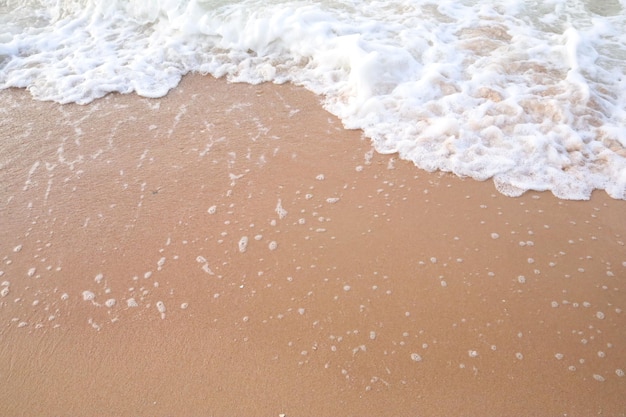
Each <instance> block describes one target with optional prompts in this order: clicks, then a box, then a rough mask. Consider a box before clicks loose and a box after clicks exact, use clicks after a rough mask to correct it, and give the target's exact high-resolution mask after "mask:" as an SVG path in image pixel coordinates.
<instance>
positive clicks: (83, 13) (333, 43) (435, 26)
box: [0, 0, 626, 199]
mask: <svg viewBox="0 0 626 417" xmlns="http://www.w3.org/2000/svg"><path fill="white" fill-rule="evenodd" d="M624 22H626V4H625V2H624V1H620V2H618V1H606V2H592V1H586V2H585V1H565V0H554V1H549V2H524V1H516V2H510V1H506V2H505V1H497V2H493V1H487V0H481V1H464V2H457V1H438V2H432V1H426V0H420V1H407V0H404V1H393V2H364V1H349V0H344V1H318V2H311V1H309V2H303V1H273V2H267V1H258V0H251V1H240V2H229V1H197V0H196V1H174V0H170V1H152V2H143V1H113V2H111V1H104V0H102V1H93V0H90V1H64V2H53V1H32V0H31V1H24V0H21V1H9V2H7V3H5V4H4V5H3V6H2V5H0V27H2V28H4V29H3V33H0V68H1V70H0V87H1V88H7V87H11V86H13V87H24V88H28V90H29V91H30V92H31V94H32V95H33V97H34V98H36V99H41V100H54V101H58V102H61V103H66V102H77V103H89V102H91V101H93V100H94V99H96V98H99V97H102V96H104V95H105V94H107V93H109V92H114V91H117V92H122V93H129V92H133V91H134V92H137V93H138V94H140V95H142V96H146V97H161V96H163V95H165V94H167V92H168V91H169V90H171V89H172V88H174V87H176V86H177V85H178V83H179V82H180V79H181V77H182V76H183V75H184V74H186V73H188V72H201V73H210V74H212V75H214V76H216V77H222V76H226V77H228V78H229V79H230V80H232V81H240V82H248V83H260V82H265V81H271V82H276V83H283V82H292V83H295V84H299V85H303V86H305V87H306V88H307V89H309V90H311V91H314V92H315V93H316V94H318V95H320V96H321V97H322V101H323V104H324V106H325V108H326V109H328V110H329V111H331V112H332V113H334V114H336V115H337V116H339V117H340V119H341V120H342V122H343V123H344V126H345V127H347V128H358V129H363V131H364V132H365V134H366V135H367V136H368V137H370V138H371V139H372V141H373V143H374V145H375V147H376V149H377V150H378V151H379V152H383V153H394V152H398V153H399V155H400V157H401V158H403V159H407V160H410V161H413V162H414V163H415V164H416V165H417V166H418V167H420V168H422V169H426V170H429V171H433V170H443V171H449V172H453V173H455V174H457V175H459V176H469V177H472V178H475V179H478V180H485V179H488V178H493V181H494V183H495V185H496V188H497V189H498V190H499V191H500V192H502V193H504V194H506V195H509V196H517V195H520V194H521V193H522V192H524V191H525V190H529V189H533V190H550V191H551V192H552V193H554V194H555V195H556V196H558V197H560V198H566V199H587V198H589V196H590V194H591V192H592V191H593V190H594V189H604V190H606V192H607V193H608V194H609V195H610V196H612V197H613V198H617V199H625V198H626V150H625V146H626V129H624V125H625V124H626V111H625V110H624V109H625V108H626V46H625V45H626V42H625V35H624V33H626V27H625V26H626V23H624Z"/></svg>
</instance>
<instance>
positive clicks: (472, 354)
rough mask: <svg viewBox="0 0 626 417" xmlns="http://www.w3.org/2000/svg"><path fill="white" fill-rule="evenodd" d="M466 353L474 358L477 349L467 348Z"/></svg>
mask: <svg viewBox="0 0 626 417" xmlns="http://www.w3.org/2000/svg"><path fill="white" fill-rule="evenodd" d="M467 355H468V356H469V357H470V358H475V357H477V356H478V351H477V350H468V351H467Z"/></svg>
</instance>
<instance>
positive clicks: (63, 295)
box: [61, 292, 70, 301]
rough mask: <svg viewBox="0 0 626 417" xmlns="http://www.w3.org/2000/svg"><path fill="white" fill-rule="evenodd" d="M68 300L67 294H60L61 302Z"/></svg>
mask: <svg viewBox="0 0 626 417" xmlns="http://www.w3.org/2000/svg"><path fill="white" fill-rule="evenodd" d="M69 298H70V295H69V294H68V293H66V292H64V293H63V294H61V300H63V301H65V300H67V299H69Z"/></svg>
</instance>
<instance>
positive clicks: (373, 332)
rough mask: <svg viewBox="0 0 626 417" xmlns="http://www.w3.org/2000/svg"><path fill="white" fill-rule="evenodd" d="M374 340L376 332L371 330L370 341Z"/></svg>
mask: <svg viewBox="0 0 626 417" xmlns="http://www.w3.org/2000/svg"><path fill="white" fill-rule="evenodd" d="M374 339H376V332H375V331H373V330H372V331H371V332H370V340H374Z"/></svg>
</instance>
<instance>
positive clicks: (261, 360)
mask: <svg viewBox="0 0 626 417" xmlns="http://www.w3.org/2000/svg"><path fill="white" fill-rule="evenodd" d="M0 112H2V115H1V118H0V124H1V133H0V137H1V138H0V271H1V272H0V416H22V415H23V416H279V415H280V414H285V415H286V416H287V417H295V416H557V415H568V416H591V415H606V416H619V415H625V413H626V411H625V410H626V395H624V393H626V377H624V376H623V375H624V371H626V313H625V312H624V309H626V285H625V282H626V248H625V247H624V242H625V241H626V221H625V220H624V213H626V202H624V201H616V200H612V199H610V198H609V197H607V196H606V194H605V193H604V192H597V193H594V195H593V198H592V199H591V201H585V202H581V201H563V200H558V199H556V198H554V197H553V196H552V195H550V194H547V193H537V192H529V193H527V194H525V195H524V196H522V197H520V198H508V197H505V196H502V195H500V194H498V193H497V192H496V191H495V189H494V187H493V184H492V183H491V182H490V181H487V182H483V183H480V182H476V181H473V180H463V179H459V178H456V177H453V176H450V175H446V174H440V173H427V172H424V171H420V170H418V169H416V168H415V167H414V166H412V164H410V163H408V162H405V161H400V160H397V158H396V156H394V155H387V156H384V155H378V154H375V153H373V151H372V149H371V146H370V144H369V141H368V140H367V139H364V138H362V137H361V133H360V132H358V131H346V130H344V129H343V128H342V126H341V123H340V122H339V121H338V120H337V119H336V118H335V117H333V116H331V115H329V114H328V113H326V112H325V111H324V110H323V109H322V108H321V106H320V104H319V101H318V98H316V97H315V96H313V95H312V94H311V93H308V92H306V91H304V90H303V89H301V88H298V87H295V86H291V85H282V86H276V85H258V86H251V85H243V84H229V83H227V82H226V81H224V80H214V79H211V78H208V77H202V76H199V75H193V76H188V77H186V78H185V79H184V80H183V82H182V83H181V85H180V86H179V87H178V88H177V89H176V90H174V91H173V92H171V93H170V94H169V95H168V96H167V97H165V98H163V99H159V100H151V99H144V98H140V97H137V96H135V95H127V96H122V95H109V96H107V97H105V98H104V99H101V100H98V101H96V102H94V103H92V104H90V105H88V106H77V105H58V104H54V103H42V102H36V101H33V100H32V99H31V98H30V96H29V95H28V93H27V92H25V91H21V90H6V91H2V92H0Z"/></svg>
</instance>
